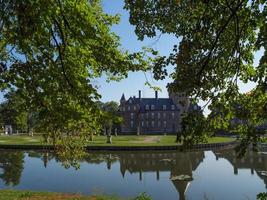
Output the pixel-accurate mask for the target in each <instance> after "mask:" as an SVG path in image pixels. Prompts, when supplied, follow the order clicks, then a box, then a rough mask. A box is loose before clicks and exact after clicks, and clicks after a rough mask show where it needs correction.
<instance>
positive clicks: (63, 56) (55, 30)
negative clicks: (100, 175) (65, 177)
mask: <svg viewBox="0 0 267 200" xmlns="http://www.w3.org/2000/svg"><path fill="white" fill-rule="evenodd" d="M0 5H1V7H0V38H1V40H0V71H1V74H0V88H1V89H2V90H6V91H10V90H12V91H14V92H15V93H16V94H17V95H18V96H20V98H21V99H23V100H24V103H25V107H26V108H27V109H29V110H34V111H36V112H37V113H39V120H40V121H39V123H38V129H39V130H40V131H42V132H43V133H44V134H45V138H46V139H47V140H49V139H50V141H51V142H52V143H53V144H54V145H57V146H58V147H63V146H66V145H69V147H68V149H69V150H73V151H72V153H71V154H72V155H73V156H74V155H76V153H77V151H76V150H80V149H83V146H84V145H85V143H84V141H86V140H85V138H86V137H87V136H88V135H89V134H90V132H91V131H92V130H99V126H100V124H99V123H98V122H99V121H100V120H99V118H101V112H100V110H99V109H98V107H97V106H96V101H98V100H99V98H100V95H99V93H98V91H97V87H96V86H94V85H93V83H92V80H94V79H95V78H97V77H100V76H102V75H104V74H105V75H107V76H108V80H120V79H121V78H124V77H126V76H127V73H128V71H135V70H146V69H147V68H148V67H149V66H148V65H147V62H146V60H145V59H143V54H141V53H134V54H129V53H128V52H123V51H121V50H120V44H119V38H118V36H116V35H115V34H114V33H112V32H111V30H110V27H111V26H112V25H113V24H116V23H118V21H119V17H118V16H117V15H116V16H111V15H107V14H105V13H104V12H103V10H102V8H101V4H100V0H89V1H88V0H82V1H72V0H38V1H30V0H26V1H19V0H15V1H4V0H1V1H0Z"/></svg>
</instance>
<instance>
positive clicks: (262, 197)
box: [257, 192, 267, 200]
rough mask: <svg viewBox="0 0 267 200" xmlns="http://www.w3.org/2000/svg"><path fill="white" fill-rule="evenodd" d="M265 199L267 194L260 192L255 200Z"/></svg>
mask: <svg viewBox="0 0 267 200" xmlns="http://www.w3.org/2000/svg"><path fill="white" fill-rule="evenodd" d="M266 199H267V193H266V192H262V193H259V194H258V195H257V200H266Z"/></svg>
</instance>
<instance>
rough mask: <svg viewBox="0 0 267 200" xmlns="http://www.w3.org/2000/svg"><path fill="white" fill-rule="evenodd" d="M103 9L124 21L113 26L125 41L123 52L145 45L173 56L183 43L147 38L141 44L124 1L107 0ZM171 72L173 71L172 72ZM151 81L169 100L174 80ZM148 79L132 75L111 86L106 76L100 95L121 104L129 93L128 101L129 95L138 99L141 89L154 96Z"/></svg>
mask: <svg viewBox="0 0 267 200" xmlns="http://www.w3.org/2000/svg"><path fill="white" fill-rule="evenodd" d="M102 5H103V9H104V11H105V12H106V13H108V14H112V15H115V14H120V15H121V21H120V23H119V24H118V25H115V26H113V27H112V31H114V32H115V33H116V34H117V35H118V36H120V39H121V45H122V49H125V50H129V51H130V52H134V51H140V50H141V48H142V47H143V46H148V47H152V48H154V49H155V50H158V51H159V52H160V54H161V55H169V53H170V52H171V50H172V49H173V45H174V44H178V43H179V40H178V39H177V38H176V37H174V36H171V35H161V37H160V39H159V40H157V39H158V37H157V38H153V39H145V40H144V41H138V39H137V37H136V35H135V33H134V26H132V25H130V23H129V13H128V12H127V11H126V10H124V9H123V6H124V1H123V0H112V1H110V0H103V2H102ZM169 71H170V70H169ZM146 76H147V78H148V80H149V81H150V82H151V83H152V84H153V85H155V86H158V87H160V88H161V89H162V92H159V97H167V96H168V93H167V90H166V85H167V83H168V82H170V81H171V80H170V79H169V78H168V79H165V80H163V81H155V80H153V79H152V74H151V73H149V72H148V73H146ZM145 82H146V77H145V74H144V73H143V72H132V73H129V76H128V78H127V79H124V80H122V81H120V82H114V81H113V82H110V83H107V82H106V81H105V78H104V77H102V78H100V79H98V80H97V81H96V84H97V85H98V86H100V89H99V92H100V94H101V95H102V99H101V100H102V101H104V102H106V101H111V100H113V101H119V100H120V98H121V95H122V93H124V94H125V96H126V98H128V97H129V96H133V95H135V96H138V90H141V91H142V96H143V97H154V93H155V92H154V91H153V90H152V89H150V88H149V87H148V86H145V85H144V84H145Z"/></svg>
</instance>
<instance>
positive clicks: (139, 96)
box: [138, 90, 141, 99]
mask: <svg viewBox="0 0 267 200" xmlns="http://www.w3.org/2000/svg"><path fill="white" fill-rule="evenodd" d="M138 92H139V96H138V97H139V99H141V90H138Z"/></svg>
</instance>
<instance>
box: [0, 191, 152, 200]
mask: <svg viewBox="0 0 267 200" xmlns="http://www.w3.org/2000/svg"><path fill="white" fill-rule="evenodd" d="M0 200H123V199H122V198H119V197H116V196H104V195H99V196H98V195H97V196H81V195H79V194H60V193H50V192H32V191H19V190H0ZM128 200H150V198H149V197H148V196H146V195H143V194H141V195H139V196H138V197H135V198H130V199H128Z"/></svg>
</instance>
